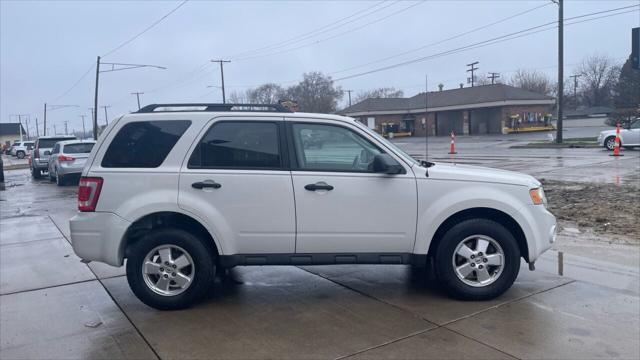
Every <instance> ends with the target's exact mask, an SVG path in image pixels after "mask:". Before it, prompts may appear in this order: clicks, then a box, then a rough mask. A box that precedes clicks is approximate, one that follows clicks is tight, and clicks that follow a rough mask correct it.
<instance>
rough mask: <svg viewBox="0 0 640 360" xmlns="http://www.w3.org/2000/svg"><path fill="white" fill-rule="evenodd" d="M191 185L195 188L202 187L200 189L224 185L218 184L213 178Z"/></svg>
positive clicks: (218, 187)
mask: <svg viewBox="0 0 640 360" xmlns="http://www.w3.org/2000/svg"><path fill="white" fill-rule="evenodd" d="M191 187H192V188H194V189H200V190H201V189H204V188H213V189H220V188H221V187H222V185H221V184H218V183H217V182H215V181H213V180H205V181H198V182H194V183H193V184H191Z"/></svg>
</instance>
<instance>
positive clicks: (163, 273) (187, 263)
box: [141, 244, 196, 296]
mask: <svg viewBox="0 0 640 360" xmlns="http://www.w3.org/2000/svg"><path fill="white" fill-rule="evenodd" d="M141 270H142V277H143V279H144V282H145V284H146V285H147V287H149V289H151V291H153V292H155V293H156V294H159V295H162V296H176V295H178V294H181V293H183V292H185V291H186V290H187V289H188V288H189V287H190V286H191V283H193V278H194V276H195V270H196V269H195V264H194V262H193V259H192V258H191V255H189V253H188V252H187V251H186V250H185V249H183V248H181V247H179V246H176V245H168V244H167V245H160V246H157V247H155V248H153V249H152V250H151V251H149V252H148V253H147V255H146V256H145V257H144V261H143V262H142V269H141Z"/></svg>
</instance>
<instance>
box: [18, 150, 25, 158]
mask: <svg viewBox="0 0 640 360" xmlns="http://www.w3.org/2000/svg"><path fill="white" fill-rule="evenodd" d="M25 155H26V154H25V153H24V151H22V150H20V151H18V152H17V153H16V157H17V158H18V159H24V156H25Z"/></svg>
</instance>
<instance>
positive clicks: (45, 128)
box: [43, 103, 47, 136]
mask: <svg viewBox="0 0 640 360" xmlns="http://www.w3.org/2000/svg"><path fill="white" fill-rule="evenodd" d="M43 121H44V136H47V103H44V120H43Z"/></svg>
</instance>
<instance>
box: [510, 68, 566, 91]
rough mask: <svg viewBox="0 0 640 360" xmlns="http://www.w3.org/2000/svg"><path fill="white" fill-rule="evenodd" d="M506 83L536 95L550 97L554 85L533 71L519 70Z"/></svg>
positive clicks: (539, 73)
mask: <svg viewBox="0 0 640 360" xmlns="http://www.w3.org/2000/svg"><path fill="white" fill-rule="evenodd" d="M507 83H508V84H509V85H511V86H515V87H519V88H522V89H525V90H529V91H532V92H535V93H538V94H544V95H551V94H553V93H554V91H555V89H554V87H555V85H554V84H553V83H552V82H551V80H550V79H549V77H547V75H546V74H544V73H541V72H538V71H535V70H533V71H531V70H524V69H520V70H518V71H516V72H515V74H513V75H512V76H511V78H510V79H509V81H508V82H507Z"/></svg>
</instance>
